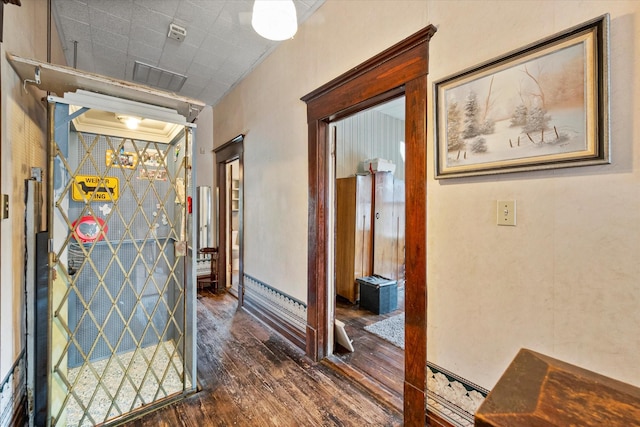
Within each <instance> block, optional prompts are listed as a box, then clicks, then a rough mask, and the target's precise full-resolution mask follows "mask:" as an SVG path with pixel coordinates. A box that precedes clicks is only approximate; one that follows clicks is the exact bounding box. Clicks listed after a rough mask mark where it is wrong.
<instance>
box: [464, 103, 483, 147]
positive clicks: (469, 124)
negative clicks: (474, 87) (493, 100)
mask: <svg viewBox="0 0 640 427" xmlns="http://www.w3.org/2000/svg"><path fill="white" fill-rule="evenodd" d="M479 112H480V107H479V106H478V98H477V97H476V93H475V92H474V91H470V92H469V95H468V96H467V102H466V103H465V105H464V132H463V136H464V137H465V138H473V137H474V136H478V135H479V134H480V127H479V125H478V114H479Z"/></svg>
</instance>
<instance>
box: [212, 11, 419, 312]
mask: <svg viewBox="0 0 640 427" xmlns="http://www.w3.org/2000/svg"><path fill="white" fill-rule="evenodd" d="M385 22H387V24H385ZM427 24H428V22H427V7H426V3H425V2H424V1H386V0H385V1H358V0H351V1H336V0H328V1H327V2H326V3H325V4H324V5H323V6H321V7H320V8H319V9H318V11H316V13H314V15H312V16H311V17H310V18H309V19H308V20H307V21H306V22H305V23H304V24H303V25H302V26H301V27H300V28H299V30H298V33H297V34H296V35H295V37H294V38H293V39H292V40H288V41H286V42H284V43H282V44H281V46H280V47H279V48H278V49H277V50H276V51H274V52H273V53H272V54H271V55H270V56H269V57H268V58H267V59H266V60H265V61H264V62H263V63H262V64H260V65H259V66H258V68H257V69H256V70H255V72H253V73H252V74H251V75H249V76H248V77H247V78H246V79H245V80H244V81H243V82H242V83H240V84H239V85H238V86H237V87H236V88H235V89H234V90H233V91H232V92H231V93H230V94H229V95H228V96H226V97H225V99H223V100H222V102H220V103H219V104H218V105H217V106H216V107H215V108H214V126H213V128H214V146H219V145H221V144H223V143H224V142H226V141H228V140H230V139H231V138H233V137H235V136H236V135H238V134H239V133H246V138H245V157H244V166H245V167H244V183H245V192H244V203H245V205H244V206H245V208H244V209H245V211H244V212H245V216H244V236H245V237H244V239H245V240H244V242H245V246H244V271H245V273H246V274H249V275H250V276H253V277H255V278H257V279H258V280H261V281H263V282H266V283H267V284H268V285H270V286H273V287H275V288H277V289H279V290H281V291H282V292H284V293H286V294H288V295H291V296H293V297H295V298H297V299H300V300H302V301H306V300H307V219H308V211H307V209H308V206H307V201H308V197H307V184H308V174H307V162H308V159H307V120H306V104H305V103H304V102H302V101H300V97H302V96H304V95H306V94H307V93H309V92H311V91H312V90H314V89H316V88H317V87H319V86H320V85H322V84H324V83H326V82H328V81H329V80H331V79H333V78H335V77H337V76H339V75H340V74H342V73H344V72H345V71H347V70H349V69H350V68H352V67H354V66H356V65H358V64H359V63H361V62H363V61H364V60H366V59H368V58H369V57H371V56H373V55H375V54H377V53H379V52H380V51H382V50H384V49H386V48H387V47H389V46H391V45H392V44H394V43H396V42H398V41H400V40H402V39H404V38H405V37H407V36H409V35H410V34H413V33H415V32H416V31H418V30H419V29H420V28H422V27H425V26H426V25H427ZM372 28H375V31H372Z"/></svg>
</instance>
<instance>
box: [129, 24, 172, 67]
mask: <svg viewBox="0 0 640 427" xmlns="http://www.w3.org/2000/svg"><path fill="white" fill-rule="evenodd" d="M167 31H168V30H167ZM166 41H167V35H166V34H165V33H161V32H158V31H155V30H152V29H151V28H148V27H132V28H131V38H130V39H129V46H131V44H132V43H141V44H144V45H147V46H149V47H152V48H153V49H154V50H160V51H162V49H164V44H165V42H166ZM129 54H130V55H131V52H129ZM158 59H160V56H159V55H158Z"/></svg>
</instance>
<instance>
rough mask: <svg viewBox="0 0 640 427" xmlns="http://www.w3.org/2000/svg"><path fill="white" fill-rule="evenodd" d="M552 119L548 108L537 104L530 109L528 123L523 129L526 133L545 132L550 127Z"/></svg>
mask: <svg viewBox="0 0 640 427" xmlns="http://www.w3.org/2000/svg"><path fill="white" fill-rule="evenodd" d="M550 120H551V116H549V114H547V110H545V109H544V108H542V107H540V106H535V107H533V108H531V109H529V112H528V113H527V123H526V124H525V125H524V126H523V128H522V130H524V131H525V132H526V133H531V132H544V131H545V130H547V129H548V128H549V121H550Z"/></svg>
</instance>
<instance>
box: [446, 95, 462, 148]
mask: <svg viewBox="0 0 640 427" xmlns="http://www.w3.org/2000/svg"><path fill="white" fill-rule="evenodd" d="M460 125H461V123H460V110H459V109H458V103H457V102H456V101H451V103H450V104H449V108H448V109H447V150H448V151H458V150H463V149H464V139H462V134H461V132H460Z"/></svg>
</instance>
